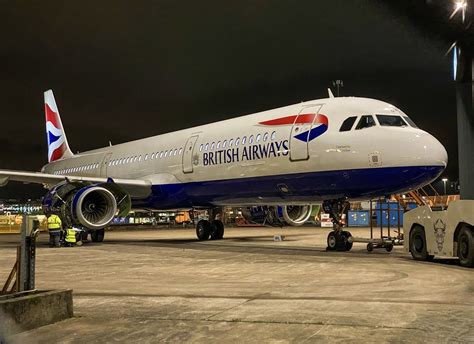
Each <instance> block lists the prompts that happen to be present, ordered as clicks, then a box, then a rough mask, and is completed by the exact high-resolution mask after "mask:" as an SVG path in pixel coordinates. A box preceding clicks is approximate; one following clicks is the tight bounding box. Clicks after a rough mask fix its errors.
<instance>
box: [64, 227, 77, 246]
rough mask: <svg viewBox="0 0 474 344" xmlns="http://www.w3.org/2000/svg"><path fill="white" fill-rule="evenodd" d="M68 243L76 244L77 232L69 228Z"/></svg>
mask: <svg viewBox="0 0 474 344" xmlns="http://www.w3.org/2000/svg"><path fill="white" fill-rule="evenodd" d="M64 240H66V242H70V243H75V242H76V231H75V230H74V229H72V228H68V229H67V231H66V238H65V239H64Z"/></svg>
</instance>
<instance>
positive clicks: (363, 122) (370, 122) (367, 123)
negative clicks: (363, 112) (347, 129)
mask: <svg viewBox="0 0 474 344" xmlns="http://www.w3.org/2000/svg"><path fill="white" fill-rule="evenodd" d="M374 125H375V121H374V118H373V117H372V116H362V117H361V118H360V121H359V123H357V127H356V130H359V129H364V128H370V127H373V126H374Z"/></svg>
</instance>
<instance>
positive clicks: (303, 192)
mask: <svg viewBox="0 0 474 344" xmlns="http://www.w3.org/2000/svg"><path fill="white" fill-rule="evenodd" d="M328 92H329V97H328V98H325V99H316V100H311V101H306V102H301V103H298V104H294V105H289V106H285V107H280V108H277V109H273V110H269V111H263V112H258V113H254V114H250V115H246V116H241V117H237V118H233V119H228V120H224V121H220V122H215V123H210V124H206V125H201V126H197V127H193V128H189V129H183V130H179V131H175V132H171V133H167V134H162V135H157V136H153V137H149V138H145V139H140V140H136V141H131V142H127V143H122V144H117V145H109V146H107V147H104V148H100V149H95V150H91V151H87V152H82V153H78V154H73V153H72V151H71V149H70V148H69V144H68V140H67V138H66V133H65V130H64V127H63V125H62V122H61V117H60V115H59V111H58V107H57V104H56V101H55V98H54V95H53V91H52V90H48V91H46V92H45V93H44V102H45V116H46V134H47V141H48V163H47V164H46V165H44V166H43V168H42V169H41V172H28V171H13V170H0V186H3V185H6V183H8V182H9V181H18V182H25V183H39V184H43V185H44V186H45V187H46V188H47V189H48V190H49V191H48V192H47V193H46V195H45V197H44V199H43V207H44V210H45V212H47V213H55V214H58V215H59V216H60V217H61V218H62V219H63V221H65V222H66V223H68V224H71V225H75V226H80V227H81V228H84V229H87V230H89V231H91V238H92V241H95V242H100V241H103V239H104V229H105V228H106V227H107V226H108V225H109V224H110V223H111V222H112V220H113V218H114V217H115V216H125V215H126V214H128V212H129V211H130V209H131V208H132V207H134V208H145V209H159V210H166V209H174V210H177V209H179V210H185V209H187V210H189V209H207V210H208V211H209V220H200V221H199V222H198V223H197V226H196V235H197V238H198V239H199V240H208V239H212V240H219V239H222V238H223V236H224V224H223V223H222V221H221V220H220V212H221V211H222V207H224V206H249V205H253V206H265V207H274V209H280V212H283V213H284V214H285V219H288V220H289V222H291V221H293V220H294V221H296V222H298V221H300V222H301V219H303V218H304V217H305V216H307V212H308V209H310V208H311V206H310V205H311V204H314V203H316V202H321V203H322V206H323V209H324V211H325V212H326V213H329V214H330V215H331V217H332V219H333V222H334V228H333V230H332V231H331V232H330V233H329V234H328V238H327V241H328V249H329V250H336V249H337V250H343V251H344V250H346V251H347V250H350V249H351V247H352V243H351V240H350V237H351V234H350V232H348V231H345V230H344V228H343V224H342V222H341V221H340V220H341V215H342V213H343V212H344V211H345V210H346V209H347V206H348V204H349V203H348V201H349V200H360V199H364V200H366V199H373V198H377V197H384V196H388V195H392V194H398V193H403V192H406V191H409V190H413V189H418V188H420V187H422V186H424V185H426V184H428V183H430V182H432V181H433V180H435V179H436V178H437V177H438V176H439V175H440V174H441V173H442V172H443V171H444V169H445V168H446V165H447V158H448V157H447V152H446V150H445V148H444V147H443V145H442V144H441V143H440V142H439V141H438V140H437V139H436V138H434V137H433V136H432V135H430V134H429V133H427V132H425V131H423V130H421V129H419V128H418V127H417V126H416V125H415V123H414V122H413V121H412V120H411V119H410V118H409V117H408V116H407V115H406V114H405V113H404V112H402V111H401V110H400V109H398V108H397V107H395V106H393V105H391V104H388V103H386V102H383V101H379V100H375V99H370V98H360V97H334V96H333V94H332V92H331V91H330V89H328Z"/></svg>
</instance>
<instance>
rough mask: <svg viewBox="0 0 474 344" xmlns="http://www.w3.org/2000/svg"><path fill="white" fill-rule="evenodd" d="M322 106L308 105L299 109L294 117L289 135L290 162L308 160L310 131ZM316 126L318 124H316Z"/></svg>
mask: <svg viewBox="0 0 474 344" xmlns="http://www.w3.org/2000/svg"><path fill="white" fill-rule="evenodd" d="M321 107H322V105H310V106H307V107H304V108H303V109H301V111H300V113H299V114H298V116H296V119H295V122H294V124H293V127H292V128H291V135H290V160H291V161H300V160H308V159H309V141H310V140H311V139H312V137H311V129H313V127H314V126H315V123H314V121H315V119H316V117H317V114H318V113H319V110H320V109H321ZM316 125H318V124H316Z"/></svg>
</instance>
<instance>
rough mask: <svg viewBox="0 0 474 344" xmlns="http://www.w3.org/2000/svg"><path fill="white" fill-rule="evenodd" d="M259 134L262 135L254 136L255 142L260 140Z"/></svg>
mask: <svg viewBox="0 0 474 344" xmlns="http://www.w3.org/2000/svg"><path fill="white" fill-rule="evenodd" d="M261 136H262V135H260V134H258V135H257V137H256V138H255V142H260V137H261Z"/></svg>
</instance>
